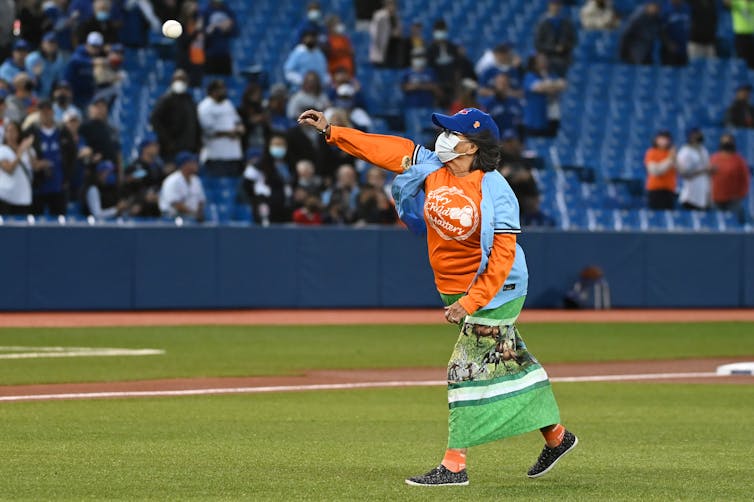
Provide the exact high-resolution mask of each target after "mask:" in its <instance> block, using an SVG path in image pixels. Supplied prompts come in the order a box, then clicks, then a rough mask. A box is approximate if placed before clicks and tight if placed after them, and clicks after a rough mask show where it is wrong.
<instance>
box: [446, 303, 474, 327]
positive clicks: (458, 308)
mask: <svg viewBox="0 0 754 502" xmlns="http://www.w3.org/2000/svg"><path fill="white" fill-rule="evenodd" d="M468 314H469V313H468V312H466V309H465V308H463V305H461V302H455V303H453V304H452V305H450V306H448V307H445V319H446V320H447V321H448V322H449V323H450V324H458V323H459V322H461V321H462V320H463V318H464V317H466V316H467V315H468Z"/></svg>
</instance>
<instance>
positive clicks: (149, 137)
mask: <svg viewBox="0 0 754 502" xmlns="http://www.w3.org/2000/svg"><path fill="white" fill-rule="evenodd" d="M154 143H157V136H156V135H155V133H153V132H148V133H147V134H145V135H144V138H143V139H142V140H141V141H140V142H139V153H141V151H142V150H144V148H145V147H147V146H149V145H151V144H154Z"/></svg>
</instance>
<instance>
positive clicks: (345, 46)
mask: <svg viewBox="0 0 754 502" xmlns="http://www.w3.org/2000/svg"><path fill="white" fill-rule="evenodd" d="M326 24H327V49H326V55H327V69H328V72H329V73H330V75H331V76H332V77H334V75H335V73H336V72H337V71H346V72H347V73H348V76H349V77H352V76H353V75H354V73H355V71H356V63H355V62H354V51H353V45H351V39H349V38H348V35H346V25H345V24H343V22H342V21H341V20H340V18H339V17H338V16H330V17H328V18H327V22H326Z"/></svg>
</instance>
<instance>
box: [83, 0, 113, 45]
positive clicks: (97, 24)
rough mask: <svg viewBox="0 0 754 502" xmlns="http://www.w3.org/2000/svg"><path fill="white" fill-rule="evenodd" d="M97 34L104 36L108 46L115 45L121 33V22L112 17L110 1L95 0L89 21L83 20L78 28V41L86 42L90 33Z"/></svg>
mask: <svg viewBox="0 0 754 502" xmlns="http://www.w3.org/2000/svg"><path fill="white" fill-rule="evenodd" d="M95 31H96V32H97V33H100V34H101V35H102V39H103V40H104V43H106V44H115V43H118V42H119V41H120V40H119V38H118V35H119V31H120V21H118V20H115V19H113V17H112V5H111V4H110V0H94V4H93V13H92V16H91V17H90V18H88V19H83V20H82V22H81V24H80V25H79V28H78V39H79V40H85V39H86V37H87V36H88V35H89V33H92V32H95Z"/></svg>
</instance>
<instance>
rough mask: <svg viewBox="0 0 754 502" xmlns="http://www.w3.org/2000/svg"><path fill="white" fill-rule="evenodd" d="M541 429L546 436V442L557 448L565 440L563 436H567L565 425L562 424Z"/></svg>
mask: <svg viewBox="0 0 754 502" xmlns="http://www.w3.org/2000/svg"><path fill="white" fill-rule="evenodd" d="M539 430H540V432H541V433H542V435H543V436H544V437H545V443H547V446H549V447H550V448H555V447H556V446H558V445H560V443H561V442H562V441H563V436H565V427H563V426H562V425H560V424H555V425H551V426H549V427H543V428H541V429H539Z"/></svg>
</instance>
